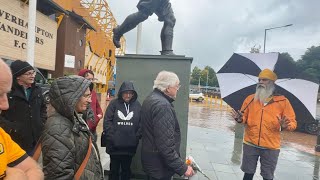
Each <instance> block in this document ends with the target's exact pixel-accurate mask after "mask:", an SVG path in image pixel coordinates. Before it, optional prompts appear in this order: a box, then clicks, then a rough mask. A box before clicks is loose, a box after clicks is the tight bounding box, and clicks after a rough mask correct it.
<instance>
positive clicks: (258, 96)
mask: <svg viewBox="0 0 320 180" xmlns="http://www.w3.org/2000/svg"><path fill="white" fill-rule="evenodd" d="M274 89H275V87H274V85H273V84H272V85H271V84H270V85H267V86H266V88H265V87H263V86H261V85H259V84H258V85H257V88H256V93H255V95H254V100H256V101H260V102H262V103H264V102H265V100H266V99H267V98H268V97H270V96H271V95H272V94H273V91H274Z"/></svg>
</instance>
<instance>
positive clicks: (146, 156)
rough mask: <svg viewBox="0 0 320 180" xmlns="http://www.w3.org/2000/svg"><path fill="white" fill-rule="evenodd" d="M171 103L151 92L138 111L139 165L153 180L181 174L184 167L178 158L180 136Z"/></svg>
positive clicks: (165, 97) (169, 100)
mask: <svg viewBox="0 0 320 180" xmlns="http://www.w3.org/2000/svg"><path fill="white" fill-rule="evenodd" d="M173 101H174V100H173V99H172V98H170V97H169V96H167V95H166V94H164V93H163V92H161V91H160V90H158V89H154V90H153V92H152V93H151V94H150V95H149V96H148V97H147V98H146V99H145V100H144V101H143V104H142V108H141V124H142V149H141V161H142V166H143V169H144V171H145V172H146V173H147V174H148V175H149V176H151V177H153V178H157V179H161V178H167V177H169V176H173V175H174V173H177V174H179V175H183V174H184V173H185V172H186V171H187V168H188V167H187V165H186V164H185V161H184V160H183V159H182V158H181V157H180V143H181V133H180V126H179V122H178V119H177V116H176V112H175V110H174V107H173V104H172V102H173Z"/></svg>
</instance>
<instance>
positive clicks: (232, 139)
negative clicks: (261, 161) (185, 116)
mask: <svg viewBox="0 0 320 180" xmlns="http://www.w3.org/2000/svg"><path fill="white" fill-rule="evenodd" d="M318 109H320V108H318ZM241 132H243V125H240V124H237V123H235V122H234V121H233V120H232V119H231V117H230V116H229V112H228V111H226V109H223V110H220V109H219V108H217V107H216V108H213V107H210V106H208V105H206V104H205V103H190V106H189V130H188V145H187V154H191V155H192V156H194V158H195V159H196V161H197V162H198V163H199V165H200V167H201V168H202V169H203V170H204V171H205V172H206V174H207V175H208V176H209V177H210V179H218V180H233V179H234V180H236V179H237V180H240V179H242V177H243V172H242V171H241V170H240V164H241V158H242V138H241V137H242V134H241ZM315 145H316V136H314V135H309V134H305V133H301V132H286V131H283V132H282V148H281V152H280V156H279V161H278V165H277V169H276V172H275V178H274V179H275V180H318V179H319V166H320V165H319V164H320V160H319V158H320V157H319V154H317V153H315V152H314V146H315ZM259 169H260V166H259V165H258V167H257V172H256V174H255V176H254V179H259V180H262V177H261V176H260V170H259ZM191 179H205V178H204V177H203V176H201V175H199V174H197V175H196V176H195V177H192V178H191Z"/></svg>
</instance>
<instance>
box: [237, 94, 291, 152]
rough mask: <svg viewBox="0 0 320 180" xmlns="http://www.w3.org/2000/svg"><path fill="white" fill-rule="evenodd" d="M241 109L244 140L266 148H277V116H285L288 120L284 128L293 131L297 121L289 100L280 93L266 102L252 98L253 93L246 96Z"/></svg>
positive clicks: (278, 143)
mask: <svg viewBox="0 0 320 180" xmlns="http://www.w3.org/2000/svg"><path fill="white" fill-rule="evenodd" d="M241 109H242V110H243V109H244V113H243V122H242V123H244V124H246V126H245V135H244V142H245V143H249V144H253V145H256V146H260V147H265V148H268V149H279V148H280V145H281V142H280V139H281V138H280V131H281V128H280V123H279V120H278V117H284V116H285V117H287V118H288V119H289V121H290V123H289V125H288V127H287V128H286V130H288V131H294V130H295V129H296V127H297V121H296V119H295V118H296V117H295V113H294V110H293V108H292V106H291V104H290V102H289V100H288V99H287V98H286V97H284V96H282V95H274V96H273V97H272V99H271V100H270V101H269V102H268V103H267V104H266V105H264V104H262V103H261V102H260V101H256V100H254V94H252V95H250V96H248V97H247V98H246V99H245V101H244V103H243V105H242V107H241Z"/></svg>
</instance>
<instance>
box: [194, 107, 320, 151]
mask: <svg viewBox="0 0 320 180" xmlns="http://www.w3.org/2000/svg"><path fill="white" fill-rule="evenodd" d="M318 110H319V111H318V112H319V114H320V105H319V106H318ZM235 124H236V122H235V121H234V120H233V119H232V118H231V117H230V109H226V107H223V108H222V109H220V107H219V106H215V107H212V106H208V105H207V104H205V103H195V102H193V103H190V106H189V125H191V126H197V127H202V128H210V129H220V130H221V129H224V130H229V131H230V132H232V133H233V132H234V131H235ZM281 138H282V144H283V145H287V146H291V147H294V148H296V149H298V150H301V151H304V152H307V153H311V154H315V155H319V156H320V153H316V152H315V151H314V147H315V145H316V142H317V136H315V135H311V134H306V133H302V132H297V131H295V132H288V131H283V132H282V137H281Z"/></svg>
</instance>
